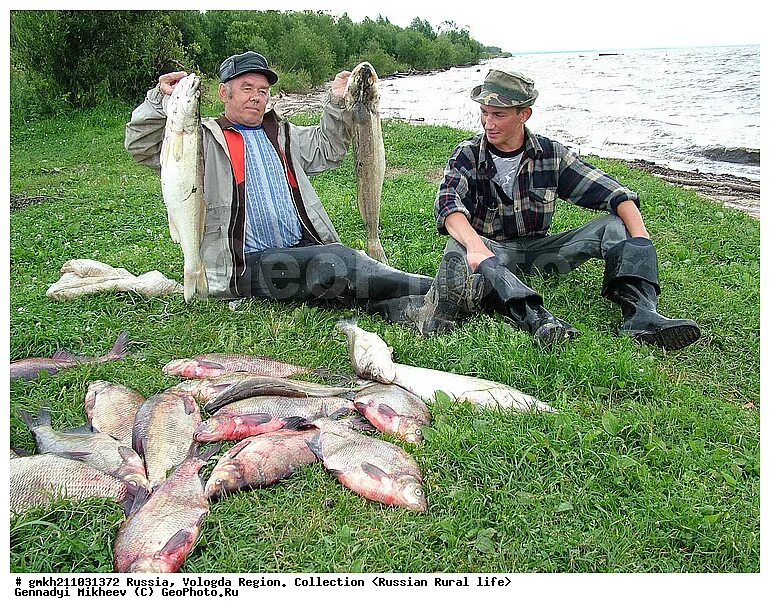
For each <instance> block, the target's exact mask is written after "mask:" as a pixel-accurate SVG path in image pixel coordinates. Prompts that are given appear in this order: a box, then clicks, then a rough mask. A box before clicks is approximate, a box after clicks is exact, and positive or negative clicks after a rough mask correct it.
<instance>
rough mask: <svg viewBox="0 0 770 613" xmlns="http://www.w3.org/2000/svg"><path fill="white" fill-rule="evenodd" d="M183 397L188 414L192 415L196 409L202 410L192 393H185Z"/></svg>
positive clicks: (185, 410)
mask: <svg viewBox="0 0 770 613" xmlns="http://www.w3.org/2000/svg"><path fill="white" fill-rule="evenodd" d="M182 399H183V400H184V412H185V414H186V415H192V414H193V413H195V412H196V411H200V409H199V408H198V403H197V402H196V401H195V398H194V397H193V395H192V394H187V393H185V395H184V396H183V397H182Z"/></svg>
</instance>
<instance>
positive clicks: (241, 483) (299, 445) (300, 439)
mask: <svg viewBox="0 0 770 613" xmlns="http://www.w3.org/2000/svg"><path fill="white" fill-rule="evenodd" d="M315 433H316V432H315V428H313V429H307V430H278V431H276V432H270V433H268V434H260V435H259V436H251V437H249V438H246V439H244V440H242V441H241V442H239V443H236V444H235V445H233V447H231V448H230V449H228V450H227V452H226V453H224V454H223V455H222V457H221V458H220V459H219V462H217V465H216V466H215V467H214V470H213V471H211V476H210V477H209V479H208V481H207V482H206V496H208V497H209V498H216V497H219V496H221V495H222V494H225V493H230V494H231V493H234V492H237V491H240V490H245V489H250V488H254V487H263V486H266V485H272V484H273V483H276V482H278V481H280V480H281V479H285V478H287V477H289V476H291V475H292V474H294V472H295V471H296V470H297V469H298V468H299V467H300V466H306V465H308V464H313V463H314V462H317V461H318V458H317V457H316V455H315V454H314V453H313V452H312V451H311V450H310V448H309V447H308V445H307V443H308V442H309V441H310V439H311V438H312V437H313V436H315Z"/></svg>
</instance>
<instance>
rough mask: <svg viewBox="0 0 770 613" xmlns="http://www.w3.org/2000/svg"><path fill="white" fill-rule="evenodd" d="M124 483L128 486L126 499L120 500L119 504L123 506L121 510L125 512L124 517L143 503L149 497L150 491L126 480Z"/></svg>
mask: <svg viewBox="0 0 770 613" xmlns="http://www.w3.org/2000/svg"><path fill="white" fill-rule="evenodd" d="M126 485H127V486H128V493H127V495H126V499H125V500H124V501H123V502H121V504H120V506H121V507H123V512H124V513H125V514H126V517H128V516H129V515H131V514H132V513H135V512H136V511H138V510H139V509H140V508H141V507H142V506H143V505H144V503H145V502H147V499H148V498H149V497H150V491H149V490H147V489H145V488H143V487H137V486H135V485H133V484H131V483H128V482H126Z"/></svg>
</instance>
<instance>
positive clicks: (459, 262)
mask: <svg viewBox="0 0 770 613" xmlns="http://www.w3.org/2000/svg"><path fill="white" fill-rule="evenodd" d="M471 97H472V99H473V100H475V101H476V102H478V103H479V104H480V107H481V124H482V126H483V128H484V132H483V133H481V134H479V135H476V136H474V137H472V138H470V139H468V140H466V141H464V142H462V143H461V144H460V145H459V146H458V147H457V148H456V149H455V151H454V153H453V154H452V157H451V158H450V160H449V163H448V165H447V167H446V170H445V172H444V178H443V180H442V182H441V185H440V187H439V190H438V194H437V196H436V203H435V213H436V221H437V227H438V231H439V232H440V233H442V234H449V236H450V238H449V240H448V242H447V245H446V249H445V251H444V257H443V259H442V261H441V264H440V265H439V270H438V273H437V275H436V279H435V282H434V285H433V287H432V288H431V290H430V291H429V292H428V294H427V296H426V297H425V298H424V299H422V298H404V299H402V300H401V301H400V302H394V303H388V304H384V305H383V308H382V312H383V314H385V316H386V317H389V318H390V319H391V320H399V319H400V320H401V321H402V322H404V323H408V324H411V325H414V326H416V327H417V328H418V329H419V331H420V332H421V333H423V334H425V335H428V334H433V333H441V332H445V331H447V330H451V329H452V328H453V326H454V325H455V323H456V321H457V320H459V319H460V318H461V317H463V316H464V315H466V314H468V313H471V312H473V311H475V310H478V309H479V308H487V309H493V310H497V311H499V312H502V313H503V314H504V315H506V316H507V317H508V318H509V319H510V320H512V321H513V322H514V324H515V325H516V326H517V327H519V328H521V329H523V330H525V331H527V332H529V333H530V334H532V335H533V336H534V337H535V339H536V340H537V341H538V342H539V343H541V344H543V345H545V346H551V345H554V344H555V343H558V342H560V341H562V340H564V339H569V338H572V337H574V336H576V335H577V334H578V331H577V330H576V329H575V328H574V327H573V326H572V325H570V324H569V323H567V322H566V321H564V320H563V319H560V318H559V317H556V316H555V315H553V314H552V313H550V312H549V311H548V310H547V309H546V308H545V307H544V306H543V299H542V297H541V296H540V295H539V294H538V293H537V292H535V291H534V290H533V289H532V288H530V287H528V286H527V285H526V284H525V283H523V282H522V281H521V280H520V279H519V276H518V275H520V274H522V273H523V274H542V273H561V274H564V273H567V272H569V271H571V270H573V269H575V268H576V267H578V266H580V265H581V264H582V263H584V262H585V261H587V260H588V259H589V258H598V259H603V260H604V262H605V270H604V281H603V285H602V295H603V296H604V297H605V298H607V299H609V300H611V301H613V302H615V303H617V304H618V305H619V306H620V308H621V311H622V322H621V324H620V329H619V332H620V334H623V335H628V336H631V337H634V338H636V339H638V340H640V341H644V342H647V343H651V344H653V345H656V346H659V347H662V348H664V349H681V348H682V347H686V346H687V345H689V344H691V343H693V342H694V341H696V340H697V339H698V338H699V337H700V329H699V328H698V326H697V324H696V323H695V322H694V321H692V320H689V319H669V318H667V317H664V316H663V315H661V314H659V313H658V312H657V297H658V294H659V293H660V285H659V283H658V263H657V255H656V252H655V246H654V245H653V243H652V241H650V237H649V234H648V233H647V229H646V228H645V225H644V221H643V219H642V215H641V213H640V211H639V197H638V196H637V194H635V193H634V192H632V191H630V190H628V189H627V188H626V187H624V186H623V185H621V184H620V183H618V182H617V181H616V180H615V179H614V178H612V177H611V176H609V175H608V174H606V173H604V172H602V171H601V170H599V169H597V168H595V167H593V166H591V165H590V164H588V163H586V162H584V161H582V160H581V159H580V158H578V157H577V156H576V155H575V154H574V153H572V152H571V151H570V150H568V149H567V148H566V147H564V146H563V145H561V144H560V143H558V142H556V141H552V140H550V139H548V138H546V137H544V136H540V135H536V134H533V133H532V132H530V131H529V129H528V128H527V127H526V126H525V123H526V122H527V120H528V119H529V118H530V116H531V115H532V105H533V104H534V102H535V99H536V98H537V90H535V87H534V82H533V81H532V80H531V79H529V78H527V77H526V76H524V75H522V74H520V73H516V72H504V71H500V70H490V71H489V74H488V75H487V77H486V78H485V80H484V83H483V84H482V85H479V86H477V87H476V88H474V90H473V92H472V94H471ZM557 197H558V198H560V199H562V200H565V201H567V202H571V203H573V204H576V205H578V206H581V207H585V208H588V209H594V210H599V211H605V212H606V213H607V214H605V215H601V216H599V217H596V218H595V219H593V220H592V221H590V222H588V223H587V224H585V225H584V226H582V227H580V228H577V229H574V230H569V231H567V232H562V233H560V234H556V235H553V236H547V232H548V228H549V226H550V224H551V219H552V217H553V214H554V210H555V205H556V199H557Z"/></svg>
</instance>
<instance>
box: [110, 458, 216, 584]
mask: <svg viewBox="0 0 770 613" xmlns="http://www.w3.org/2000/svg"><path fill="white" fill-rule="evenodd" d="M218 450H219V449H218V447H212V448H211V449H208V450H206V451H205V452H199V451H198V450H197V448H196V447H195V446H193V447H191V449H190V453H189V455H188V456H187V457H186V459H185V460H184V461H183V462H182V463H181V464H180V465H179V466H178V467H177V468H176V470H174V472H173V473H172V474H171V475H170V476H169V478H168V479H166V480H165V481H164V482H163V483H162V484H161V485H160V486H159V487H158V488H157V489H156V490H155V491H154V492H153V493H152V494H151V495H150V496H149V498H146V499H144V500H143V499H141V498H140V497H138V498H137V501H136V502H137V504H136V506H135V507H134V509H132V510H131V513H130V514H129V516H128V518H127V519H126V521H125V522H124V523H123V525H122V526H121V527H120V530H119V531H118V536H117V538H116V539H115V570H116V571H117V572H119V573H138V572H146V573H173V572H176V571H177V570H178V569H179V567H180V566H181V565H182V563H183V562H184V561H185V559H186V558H187V555H188V554H189V553H190V551H191V550H192V547H193V545H194V544H195V541H196V539H197V538H198V534H199V533H200V527H201V523H202V522H203V519H204V517H205V516H206V514H207V513H208V511H209V502H208V498H206V495H205V494H204V491H203V482H202V480H201V477H200V475H199V474H198V473H199V472H200V470H201V468H203V466H205V464H206V462H208V460H209V459H210V458H211V456H213V455H214V454H215V453H216V452H217V451H218Z"/></svg>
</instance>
